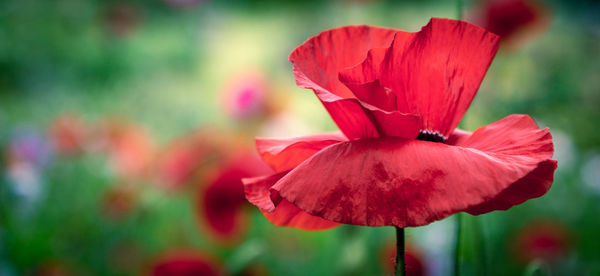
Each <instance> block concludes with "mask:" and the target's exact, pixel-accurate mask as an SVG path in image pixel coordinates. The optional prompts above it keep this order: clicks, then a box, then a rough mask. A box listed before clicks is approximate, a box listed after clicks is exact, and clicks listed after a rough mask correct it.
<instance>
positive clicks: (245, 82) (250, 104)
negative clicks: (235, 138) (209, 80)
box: [222, 73, 269, 121]
mask: <svg viewBox="0 0 600 276" xmlns="http://www.w3.org/2000/svg"><path fill="white" fill-rule="evenodd" d="M268 94H269V85H268V83H267V81H266V80H265V78H264V77H262V76H261V75H259V74H256V73H248V74H245V75H241V76H237V77H235V78H233V79H232V80H231V83H229V84H228V85H227V87H226V89H225V93H224V94H223V99H222V100H223V105H224V109H225V112H226V113H227V115H229V116H230V117H232V118H233V119H236V120H240V121H244V120H252V119H259V118H261V117H263V116H265V115H267V113H268V103H267V97H268Z"/></svg>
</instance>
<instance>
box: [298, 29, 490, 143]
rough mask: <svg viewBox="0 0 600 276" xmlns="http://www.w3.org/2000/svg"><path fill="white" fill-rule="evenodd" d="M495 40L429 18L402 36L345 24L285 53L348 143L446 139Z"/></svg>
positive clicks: (483, 69) (481, 73)
mask: <svg viewBox="0 0 600 276" xmlns="http://www.w3.org/2000/svg"><path fill="white" fill-rule="evenodd" d="M498 43H499V38H498V36H496V35H495V34H493V33H490V32H487V31H485V30H484V29H482V28H479V27H477V26H475V25H472V24H469V23H466V22H462V21H456V20H448V19H437V18H433V19H431V21H430V22H429V24H427V25H426V26H425V27H423V28H422V30H421V31H419V32H416V33H409V32H403V31H397V30H390V29H383V28H377V27H370V26H350V27H342V28H338V29H333V30H329V31H325V32H323V33H321V34H319V35H317V36H315V37H312V38H311V39H309V40H308V41H306V42H305V43H304V44H302V45H301V46H299V47H298V48H296V49H295V50H294V51H293V52H292V54H291V55H290V61H291V62H292V63H294V74H295V77H296V83H297V84H298V85H299V86H301V87H304V88H310V89H313V90H314V91H315V94H316V95H317V97H319V99H320V100H321V102H322V103H323V104H324V106H325V108H326V109H327V111H328V112H329V114H330V115H331V117H332V119H333V120H334V121H335V123H336V124H337V125H338V127H339V128H340V130H341V131H342V132H343V133H344V134H345V135H346V136H347V137H348V138H349V139H350V140H354V139H364V138H375V137H385V136H394V137H401V138H406V139H413V138H415V137H417V135H418V134H419V131H421V130H427V131H430V132H437V133H439V134H441V135H443V136H444V137H446V138H447V137H448V136H449V135H450V133H452V131H453V130H454V128H455V127H456V126H457V125H458V123H459V121H460V119H461V118H462V116H463V115H464V113H465V111H466V109H467V107H468V106H469V105H470V103H471V101H472V99H473V97H474V96H475V93H476V92H477V89H478V87H479V84H480V83H481V80H482V79H483V76H484V75H485V72H486V71H487V68H488V66H489V65H490V63H491V61H492V58H493V57H494V55H495V53H496V51H497V49H498Z"/></svg>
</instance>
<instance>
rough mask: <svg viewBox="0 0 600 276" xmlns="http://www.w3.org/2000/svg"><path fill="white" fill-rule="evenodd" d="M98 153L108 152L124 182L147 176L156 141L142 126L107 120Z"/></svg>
mask: <svg viewBox="0 0 600 276" xmlns="http://www.w3.org/2000/svg"><path fill="white" fill-rule="evenodd" d="M96 138H97V139H98V141H97V143H98V145H97V146H98V150H100V151H102V152H107V153H108V154H109V159H110V162H111V167H112V169H114V171H115V173H116V174H117V175H118V176H120V177H124V178H136V177H143V176H146V175H147V173H148V169H149V168H150V165H151V162H152V161H153V158H154V153H155V152H154V150H155V148H154V141H153V140H152V138H151V136H150V135H149V134H148V132H146V130H145V129H143V128H142V127H140V126H137V125H135V124H133V123H130V122H127V121H123V120H116V119H113V120H107V121H105V122H103V123H102V124H101V125H100V127H99V129H98V133H96Z"/></svg>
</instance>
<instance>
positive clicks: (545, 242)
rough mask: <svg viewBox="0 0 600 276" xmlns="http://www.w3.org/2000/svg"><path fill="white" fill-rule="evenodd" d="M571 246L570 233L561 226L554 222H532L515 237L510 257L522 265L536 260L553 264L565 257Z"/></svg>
mask: <svg viewBox="0 0 600 276" xmlns="http://www.w3.org/2000/svg"><path fill="white" fill-rule="evenodd" d="M571 244H572V237H571V231H570V230H569V229H568V228H567V227H566V226H564V225H563V224H561V223H559V222H557V221H554V220H543V221H534V222H533V223H530V224H528V225H526V226H525V227H523V228H522V229H520V230H519V232H518V233H517V235H516V236H515V238H514V241H513V248H512V249H513V254H512V256H515V257H516V258H517V260H518V261H520V262H522V263H524V264H527V263H529V262H531V261H534V260H536V259H541V260H543V261H546V262H553V261H557V260H559V259H560V258H562V257H565V256H566V255H567V253H568V251H569V249H570V248H571Z"/></svg>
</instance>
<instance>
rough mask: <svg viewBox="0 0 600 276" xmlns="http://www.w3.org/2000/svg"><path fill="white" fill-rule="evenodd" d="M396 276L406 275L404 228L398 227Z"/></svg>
mask: <svg viewBox="0 0 600 276" xmlns="http://www.w3.org/2000/svg"><path fill="white" fill-rule="evenodd" d="M395 270H396V273H395V275H396V276H404V275H406V262H405V260H404V228H400V227H396V268H395Z"/></svg>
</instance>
